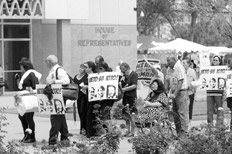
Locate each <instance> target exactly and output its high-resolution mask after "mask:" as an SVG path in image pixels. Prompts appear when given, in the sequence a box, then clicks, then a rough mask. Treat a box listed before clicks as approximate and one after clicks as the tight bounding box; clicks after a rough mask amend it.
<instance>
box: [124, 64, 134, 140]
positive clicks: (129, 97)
mask: <svg viewBox="0 0 232 154" xmlns="http://www.w3.org/2000/svg"><path fill="white" fill-rule="evenodd" d="M120 69H121V72H122V73H123V77H122V78H121V85H122V91H123V93H124V95H123V99H122V104H123V105H124V106H127V105H129V110H130V111H129V112H130V113H128V112H127V111H126V110H123V114H124V115H125V117H126V119H127V120H126V125H127V127H128V128H129V130H130V131H128V134H127V136H133V135H134V129H135V124H134V123H133V121H132V119H131V116H130V114H134V113H137V109H136V106H135V101H136V99H137V91H136V90H137V82H138V75H137V73H136V72H134V71H132V70H131V68H130V66H129V64H127V63H125V62H123V63H122V64H121V65H120ZM130 126H131V128H130Z"/></svg>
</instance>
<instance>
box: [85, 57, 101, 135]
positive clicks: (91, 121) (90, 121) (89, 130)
mask: <svg viewBox="0 0 232 154" xmlns="http://www.w3.org/2000/svg"><path fill="white" fill-rule="evenodd" d="M84 65H85V66H86V70H85V71H86V73H87V74H88V75H89V74H92V73H96V65H95V64H94V62H92V61H88V62H86V63H84ZM84 88H85V89H86V90H87V97H88V93H90V96H92V98H95V89H94V88H93V87H90V88H89V91H88V83H87V85H85V86H84ZM87 103H88V104H87V118H86V137H87V138H90V137H93V136H95V135H96V129H95V127H94V126H95V125H96V115H95V114H94V113H93V111H94V105H95V104H97V103H98V101H92V102H90V100H89V99H88V102H87Z"/></svg>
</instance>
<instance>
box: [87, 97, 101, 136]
mask: <svg viewBox="0 0 232 154" xmlns="http://www.w3.org/2000/svg"><path fill="white" fill-rule="evenodd" d="M96 104H99V102H98V101H94V102H88V111H87V119H86V123H87V125H86V126H87V127H86V136H87V137H88V138H90V137H92V136H95V135H96V133H97V131H96V128H95V126H96V124H97V121H96V114H94V113H93V111H94V110H95V108H94V106H95V105H96Z"/></svg>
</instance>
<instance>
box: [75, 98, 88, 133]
mask: <svg viewBox="0 0 232 154" xmlns="http://www.w3.org/2000/svg"><path fill="white" fill-rule="evenodd" d="M87 104H88V96H87V95H82V96H81V97H80V98H79V99H78V100H77V110H78V114H79V118H80V133H81V131H82V130H85V131H86V127H87V120H86V118H87V111H88V106H87Z"/></svg>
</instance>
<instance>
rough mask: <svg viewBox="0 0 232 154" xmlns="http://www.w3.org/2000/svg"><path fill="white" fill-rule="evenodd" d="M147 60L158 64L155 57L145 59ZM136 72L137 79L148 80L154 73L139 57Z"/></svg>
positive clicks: (152, 63)
mask: <svg viewBox="0 0 232 154" xmlns="http://www.w3.org/2000/svg"><path fill="white" fill-rule="evenodd" d="M147 61H148V62H149V63H150V64H151V65H155V64H159V62H160V61H159V60H157V59H147ZM136 73H137V74H138V79H139V80H145V81H148V80H149V81H150V80H151V78H152V77H154V73H152V70H151V67H150V65H148V64H147V63H146V62H145V60H144V59H139V60H138V63H137V66H136Z"/></svg>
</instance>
